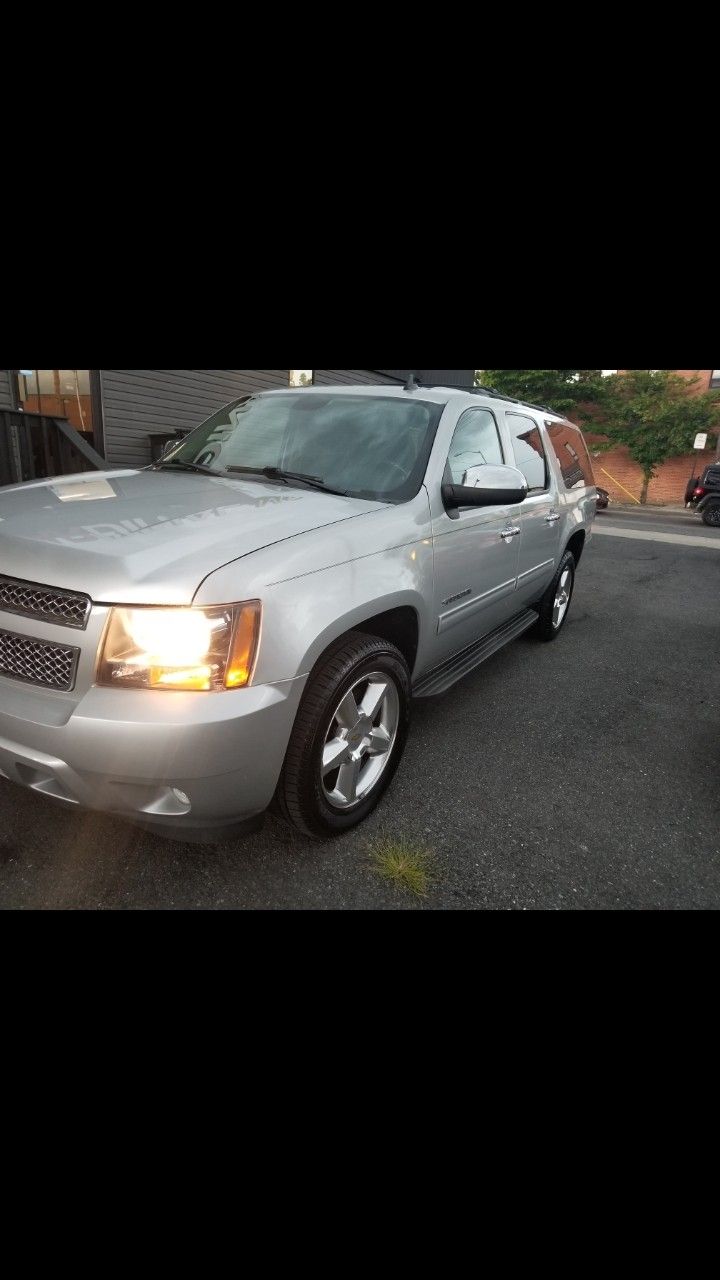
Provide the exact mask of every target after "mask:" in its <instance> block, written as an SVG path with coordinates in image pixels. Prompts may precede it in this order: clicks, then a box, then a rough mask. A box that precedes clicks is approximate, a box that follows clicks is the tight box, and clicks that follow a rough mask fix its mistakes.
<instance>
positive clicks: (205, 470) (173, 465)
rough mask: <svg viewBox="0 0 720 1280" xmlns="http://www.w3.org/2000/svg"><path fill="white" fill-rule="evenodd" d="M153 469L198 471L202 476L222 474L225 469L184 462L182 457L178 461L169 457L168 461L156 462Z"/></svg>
mask: <svg viewBox="0 0 720 1280" xmlns="http://www.w3.org/2000/svg"><path fill="white" fill-rule="evenodd" d="M150 469H151V471H169V470H171V469H175V470H177V471H197V472H199V474H200V475H201V476H222V475H224V474H225V473H224V472H223V471H217V470H216V469H215V467H204V466H203V465H202V463H201V462H183V461H182V460H181V459H180V458H178V459H177V461H173V460H171V459H168V461H167V462H156V463H155V465H154V466H153V467H151V468H150Z"/></svg>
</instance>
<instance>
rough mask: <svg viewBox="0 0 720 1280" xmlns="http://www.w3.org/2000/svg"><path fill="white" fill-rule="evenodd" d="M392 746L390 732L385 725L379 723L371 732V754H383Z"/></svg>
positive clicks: (369, 753)
mask: <svg viewBox="0 0 720 1280" xmlns="http://www.w3.org/2000/svg"><path fill="white" fill-rule="evenodd" d="M389 748H390V734H389V733H388V731H387V729H386V728H385V727H384V725H381V724H380V725H378V726H377V728H376V729H373V731H372V733H371V734H370V746H369V747H368V755H369V756H382V755H384V754H385V752H386V751H388V750H389Z"/></svg>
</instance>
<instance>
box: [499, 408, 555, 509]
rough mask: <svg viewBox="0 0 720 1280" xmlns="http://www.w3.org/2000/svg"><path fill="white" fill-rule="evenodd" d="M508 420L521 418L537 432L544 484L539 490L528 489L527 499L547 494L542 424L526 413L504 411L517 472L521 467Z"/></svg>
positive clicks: (548, 488) (547, 477)
mask: <svg viewBox="0 0 720 1280" xmlns="http://www.w3.org/2000/svg"><path fill="white" fill-rule="evenodd" d="M510 418H522V420H523V422H529V423H531V424H532V426H533V427H535V430H536V431H537V432H538V435H539V436H540V443H541V445H542V451H543V460H544V462H545V484H544V485H543V486H542V488H539V487H538V486H537V485H536V486H535V487H534V488H532V489H530V488H528V498H531V497H532V496H533V494H537V493H549V491H550V459H549V457H548V452H547V446H546V444H545V441H544V440H543V433H542V424H541V423H539V422H537V421H536V420H535V418H531V417H530V415H529V414H528V413H516V412H515V410H514V409H506V411H505V423H506V425H507V429H508V434H509V436H510V447H511V448H512V455H513V461H514V463H515V466H516V467H517V470H518V471H522V467H521V466H520V465H519V463H518V460H517V455H516V453H515V436H514V435H513V430H512V427H511V425H510V422H509V419H510ZM522 473H523V475H525V472H524V471H522ZM525 479H526V480H527V476H525ZM526 501H527V499H526Z"/></svg>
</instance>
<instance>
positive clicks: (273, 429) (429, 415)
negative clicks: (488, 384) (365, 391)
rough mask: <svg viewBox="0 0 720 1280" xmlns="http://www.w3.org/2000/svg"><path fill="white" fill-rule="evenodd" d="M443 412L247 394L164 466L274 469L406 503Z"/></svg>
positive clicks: (379, 400)
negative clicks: (179, 464) (180, 464)
mask: <svg viewBox="0 0 720 1280" xmlns="http://www.w3.org/2000/svg"><path fill="white" fill-rule="evenodd" d="M443 407H444V406H443V405H437V404H429V403H426V402H425V401H418V400H412V401H410V400H401V399H392V398H391V397H389V396H361V395H358V396H354V395H333V394H332V393H329V394H328V395H321V394H316V393H307V392H306V393H303V392H295V393H293V392H287V393H285V392H283V393H281V394H277V393H275V394H272V395H257V396H247V397H244V398H243V399H242V400H238V401H236V402H235V403H234V404H231V405H227V406H226V407H225V408H224V409H222V410H221V411H220V412H219V413H216V414H215V416H214V417H212V418H210V419H209V421H208V422H205V423H203V425H202V426H201V427H198V429H197V431H193V432H192V434H191V435H189V436H188V437H187V438H186V439H185V440H184V441H183V443H182V444H181V445H179V446H178V448H176V449H173V450H172V451H171V452H169V453H167V454H166V455H165V457H164V458H163V464H164V465H168V466H169V465H172V464H177V463H184V464H186V465H187V464H195V465H198V466H201V467H211V468H213V469H214V470H215V471H218V472H220V473H223V472H229V473H230V474H232V472H233V469H235V468H238V469H242V470H243V471H245V470H246V469H247V471H248V473H249V474H248V475H247V476H246V477H245V478H248V479H252V472H254V471H257V472H262V471H263V470H264V469H265V468H272V469H276V470H277V471H278V472H295V473H297V474H298V475H304V476H307V477H308V478H309V479H313V478H314V479H315V480H317V481H322V483H323V487H327V488H328V489H330V490H335V491H338V492H342V493H347V494H349V495H350V496H351V497H355V498H370V499H374V500H376V501H379V502H407V501H408V500H409V499H410V498H414V497H415V495H416V494H417V493H418V492H419V489H420V485H421V484H422V482H423V479H424V476H425V470H426V468H427V464H428V459H429V457H430V450H431V448H432V444H433V440H434V438H435V432H436V430H437V425H438V422H439V421H440V417H441V415H442V411H443ZM260 478H261V477H260ZM300 483H301V482H300Z"/></svg>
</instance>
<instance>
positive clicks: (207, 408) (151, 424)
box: [100, 369, 290, 467]
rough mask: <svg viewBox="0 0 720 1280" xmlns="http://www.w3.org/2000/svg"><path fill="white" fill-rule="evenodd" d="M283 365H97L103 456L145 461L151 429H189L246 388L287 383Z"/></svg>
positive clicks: (125, 462)
mask: <svg viewBox="0 0 720 1280" xmlns="http://www.w3.org/2000/svg"><path fill="white" fill-rule="evenodd" d="M289 373H290V371H289V369H101V370H100V380H101V385H102V401H103V419H104V424H105V456H106V458H107V461H108V462H109V463H110V464H111V465H112V466H129V467H133V466H145V465H146V464H147V463H148V462H149V461H150V444H149V442H148V435H149V434H150V433H151V432H153V431H173V430H174V429H175V427H182V428H187V429H188V430H191V429H192V428H193V427H198V426H199V425H200V423H201V422H204V420H205V419H206V418H209V417H210V416H211V414H213V413H215V412H216V411H217V410H218V409H221V408H222V407H223V405H225V404H228V403H229V401H231V400H235V399H237V398H238V397H239V396H242V395H245V394H246V393H248V392H251V391H267V390H269V389H271V388H274V387H287V385H288V381H289Z"/></svg>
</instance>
